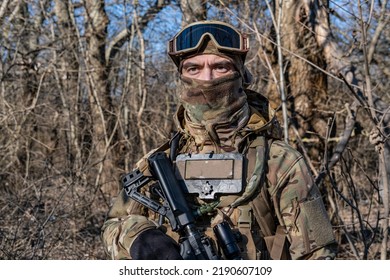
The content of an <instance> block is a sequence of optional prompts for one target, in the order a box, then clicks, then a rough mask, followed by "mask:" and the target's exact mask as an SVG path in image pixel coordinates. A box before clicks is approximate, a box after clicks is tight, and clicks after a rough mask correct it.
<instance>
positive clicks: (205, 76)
mask: <svg viewBox="0 0 390 280" xmlns="http://www.w3.org/2000/svg"><path fill="white" fill-rule="evenodd" d="M199 79H200V80H204V81H210V80H212V79H213V71H212V69H211V68H210V67H204V68H202V70H201V72H200V73H199Z"/></svg>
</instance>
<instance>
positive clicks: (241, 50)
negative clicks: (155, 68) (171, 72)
mask: <svg viewBox="0 0 390 280" xmlns="http://www.w3.org/2000/svg"><path fill="white" fill-rule="evenodd" d="M201 25H203V26H204V27H203V28H204V29H205V30H207V31H205V32H204V33H202V35H200V37H199V39H198V40H197V43H196V44H195V45H194V46H191V47H188V48H185V49H180V50H177V41H178V38H180V36H181V35H182V34H183V33H184V32H186V31H187V30H188V29H189V28H193V27H195V26H201ZM221 26H223V29H222V30H223V32H225V33H230V35H231V36H234V35H233V34H235V35H237V36H238V39H239V47H238V48H237V47H231V46H224V45H221V44H220V42H218V40H217V39H216V38H215V36H214V35H213V34H212V33H210V31H211V30H213V31H214V32H213V33H214V34H217V32H218V30H219V29H220V27H221ZM210 29H211V30H210ZM189 32H193V31H189ZM198 32H199V31H198ZM206 37H209V38H210V39H211V40H212V41H213V43H214V44H215V45H216V47H217V49H218V50H220V51H226V52H231V53H236V54H241V55H245V54H246V53H247V52H248V51H249V38H248V37H247V35H246V34H244V33H241V32H239V31H238V30H237V29H236V28H234V27H233V26H232V25H230V24H227V23H225V22H220V21H210V20H209V21H200V22H195V23H192V24H190V25H187V26H186V27H185V28H183V29H182V30H181V31H179V32H178V33H177V34H176V35H175V36H174V37H173V38H172V39H171V40H169V42H168V54H169V56H170V57H171V58H172V60H173V61H174V62H175V64H176V65H179V63H180V58H181V57H183V56H184V55H186V54H190V53H193V52H196V51H197V50H198V49H199V48H200V46H201V45H202V44H203V42H204V40H205V38H206Z"/></svg>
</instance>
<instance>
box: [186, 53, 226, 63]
mask: <svg viewBox="0 0 390 280" xmlns="http://www.w3.org/2000/svg"><path fill="white" fill-rule="evenodd" d="M221 62H230V63H233V61H232V60H231V59H229V58H227V57H223V56H219V55H215V54H200V55H196V56H193V57H190V58H187V59H185V60H184V61H183V65H184V64H187V63H191V64H192V63H196V64H198V63H199V64H203V63H208V64H210V63H221Z"/></svg>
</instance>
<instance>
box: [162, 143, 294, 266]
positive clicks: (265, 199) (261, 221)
mask: <svg viewBox="0 0 390 280" xmlns="http://www.w3.org/2000/svg"><path fill="white" fill-rule="evenodd" d="M176 137H178V136H176ZM271 145H272V139H268V140H266V137H265V136H258V137H256V138H255V139H254V140H253V141H252V142H251V143H250V145H249V147H247V150H246V152H245V157H246V159H247V168H246V169H247V172H246V173H247V183H248V180H254V181H255V182H252V184H251V186H250V187H248V184H247V186H246V188H245V190H244V191H243V193H242V195H241V196H240V197H239V198H238V199H235V201H232V202H231V203H230V207H228V209H216V210H217V212H218V214H217V216H216V217H215V218H214V219H213V221H212V222H211V224H210V225H209V226H207V227H205V228H203V230H204V232H205V234H206V235H208V236H209V237H210V238H212V239H214V234H213V230H212V228H213V226H214V225H215V224H217V223H219V222H222V221H227V222H228V223H229V224H230V225H231V226H232V228H233V229H235V230H238V231H239V232H240V234H241V236H242V239H241V241H240V242H238V245H239V247H240V249H241V254H242V257H243V258H244V259H250V260H255V259H274V260H277V259H290V255H289V252H288V240H287V233H286V231H285V229H284V227H282V226H280V225H278V222H277V219H276V217H275V215H274V211H273V207H272V201H271V199H270V197H269V194H268V191H267V186H266V184H267V180H266V170H267V158H268V153H269V149H270V146H271ZM177 149H178V147H177V139H175V137H174V138H173V139H172V140H171V141H170V149H169V153H170V157H171V159H175V153H176V151H177ZM224 210H226V211H224ZM199 226H200V227H202V223H201V222H200V225H199ZM167 234H169V235H171V236H172V237H173V238H175V237H176V238H175V239H176V240H177V239H178V236H175V233H173V232H171V231H170V230H168V232H167Z"/></svg>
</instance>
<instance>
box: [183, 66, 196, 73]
mask: <svg viewBox="0 0 390 280" xmlns="http://www.w3.org/2000/svg"><path fill="white" fill-rule="evenodd" d="M184 71H185V73H187V74H190V75H196V74H198V73H199V67H197V66H188V67H185V68H184Z"/></svg>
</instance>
